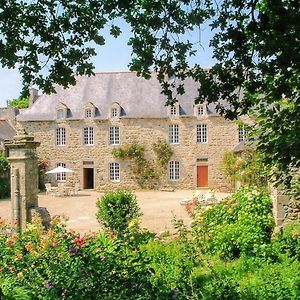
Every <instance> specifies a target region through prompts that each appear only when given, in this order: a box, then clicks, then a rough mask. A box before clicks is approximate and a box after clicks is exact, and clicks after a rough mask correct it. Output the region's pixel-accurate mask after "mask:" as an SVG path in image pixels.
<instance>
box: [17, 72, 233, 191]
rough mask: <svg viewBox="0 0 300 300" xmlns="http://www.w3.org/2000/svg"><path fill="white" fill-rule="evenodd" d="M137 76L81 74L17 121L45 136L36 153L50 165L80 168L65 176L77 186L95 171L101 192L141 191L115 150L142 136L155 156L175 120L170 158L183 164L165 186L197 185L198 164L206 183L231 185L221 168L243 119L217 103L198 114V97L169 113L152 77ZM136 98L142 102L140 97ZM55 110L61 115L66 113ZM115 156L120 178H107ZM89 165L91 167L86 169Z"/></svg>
mask: <svg viewBox="0 0 300 300" xmlns="http://www.w3.org/2000/svg"><path fill="white" fill-rule="evenodd" d="M136 78H137V77H136V76H135V74H132V73H128V72H127V73H121V74H120V73H117V74H115V75H114V74H111V73H109V74H99V75H96V77H95V78H91V79H84V80H83V79H80V80H79V82H78V84H77V86H75V87H73V88H71V89H69V90H66V91H65V90H61V91H58V92H57V94H55V95H53V96H42V97H40V98H39V99H37V100H36V101H35V102H34V104H33V105H32V107H31V108H30V109H29V110H28V112H25V113H23V114H22V113H21V115H20V117H19V119H18V121H19V122H20V124H21V125H22V126H23V127H24V128H25V130H26V131H27V132H28V133H29V134H31V135H33V136H34V138H35V140H36V141H37V142H40V144H41V145H40V147H39V148H38V156H39V157H40V158H41V159H44V160H47V161H48V162H49V169H52V168H55V167H56V166H57V164H59V163H64V164H65V166H66V167H67V168H70V169H72V170H74V171H75V173H72V174H71V175H69V174H67V181H69V182H70V183H74V182H80V186H81V187H82V188H86V187H87V184H86V182H85V181H86V177H87V176H88V177H92V181H93V182H92V188H94V189H97V190H106V189H113V188H117V187H123V188H133V189H138V188H139V186H138V184H137V182H136V181H135V180H134V178H133V174H132V172H131V169H130V165H129V162H128V161H120V160H118V159H116V158H114V156H113V155H112V150H113V149H114V147H123V146H125V145H128V144H130V143H132V142H134V141H137V142H139V143H140V144H142V145H143V146H144V147H145V149H146V156H147V158H148V159H150V160H151V159H153V157H154V153H153V151H152V145H153V143H154V142H156V141H157V140H158V139H164V140H166V141H168V140H169V126H170V125H172V124H177V125H178V129H179V143H177V144H170V145H171V147H172V150H173V152H174V154H173V157H172V158H171V161H176V162H179V179H178V180H170V176H169V170H166V175H165V176H163V178H161V187H162V188H163V187H166V186H167V187H168V186H171V187H173V188H175V189H195V188H197V187H198V186H199V181H198V179H197V178H198V177H199V174H197V172H199V168H197V166H198V165H203V166H207V169H208V175H207V176H208V178H207V184H206V183H205V187H208V188H213V189H218V190H226V189H227V188H228V186H227V184H226V181H225V178H224V176H223V175H222V172H221V162H222V159H223V155H224V152H225V151H231V150H233V149H234V147H236V145H237V144H238V141H239V140H238V125H237V124H236V123H235V122H232V121H228V120H225V119H224V118H223V117H221V116H219V115H218V114H217V113H216V111H215V110H214V107H212V106H205V105H204V113H203V114H202V111H200V112H201V113H199V115H198V114H197V106H196V105H194V95H188V96H189V98H187V97H186V98H183V99H182V100H179V104H178V105H177V110H178V111H177V112H178V113H176V114H174V115H170V110H169V108H167V107H165V106H164V103H165V100H164V99H163V98H162V96H161V94H160V87H159V85H158V84H157V83H156V82H155V81H153V82H152V80H150V81H145V80H144V79H136ZM100 79H101V80H100ZM97 80H98V81H97ZM115 86H117V88H116V87H115ZM135 87H137V88H135ZM187 87H188V88H189V86H187ZM191 90H192V86H191V87H190V88H189V91H191ZM135 93H136V94H135ZM190 94H191V92H190ZM151 95H153V98H152V97H151ZM137 97H138V98H140V99H143V100H144V101H143V102H142V103H139V102H137V100H136V98H137ZM80 99H81V100H80ZM116 100H119V101H118V102H116ZM147 101H148V102H149V103H148V102H147ZM45 105H46V106H47V108H45ZM141 106H142V107H141ZM87 108H88V109H92V110H93V109H94V108H95V110H93V111H92V114H91V116H89V117H86V116H85V110H86V109H87ZM114 108H117V109H116V110H115V112H116V113H118V114H119V115H118V116H117V117H113V118H112V117H111V116H110V113H111V111H112V109H114ZM58 110H60V111H59V114H62V116H63V115H64V117H62V118H61V119H60V118H58ZM199 124H206V125H207V142H204V143H197V125H199ZM87 127H91V128H93V139H94V141H93V145H85V144H84V128H87ZM110 127H119V130H120V144H119V145H115V146H112V145H110V144H109V134H110V130H109V128H110ZM57 128H65V136H66V145H63V146H58V145H56V134H57ZM113 162H117V163H119V164H120V180H118V181H111V180H110V176H109V174H110V170H109V164H110V163H113ZM86 169H89V170H92V172H90V173H89V172H86ZM87 173H88V174H89V175H87ZM201 176H202V175H201ZM90 179H91V178H90ZM48 180H49V181H52V182H53V183H54V182H55V176H54V175H49V177H48ZM89 187H91V186H89Z"/></svg>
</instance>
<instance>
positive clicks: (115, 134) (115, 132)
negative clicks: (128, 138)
mask: <svg viewBox="0 0 300 300" xmlns="http://www.w3.org/2000/svg"><path fill="white" fill-rule="evenodd" d="M109 144H110V145H119V144H120V127H116V126H114V127H110V128H109Z"/></svg>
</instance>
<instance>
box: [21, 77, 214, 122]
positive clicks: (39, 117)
mask: <svg viewBox="0 0 300 300" xmlns="http://www.w3.org/2000/svg"><path fill="white" fill-rule="evenodd" d="M198 87H199V85H198V84H197V83H195V82H194V81H192V80H186V82H185V89H186V94H185V95H183V96H180V97H179V104H180V109H181V112H183V113H184V115H187V116H189V115H190V116H192V115H193V103H194V99H195V98H196V96H197V93H198V92H197V89H198ZM60 102H62V103H64V104H65V105H66V106H67V107H68V109H69V113H70V114H69V115H68V116H69V118H68V119H81V118H82V117H83V110H84V108H85V106H86V104H87V103H88V102H92V103H93V104H94V105H95V107H96V108H97V110H98V113H97V115H96V118H97V119H107V118H108V116H109V112H110V108H111V105H112V103H113V102H118V103H119V104H120V106H121V107H122V114H123V115H124V117H129V118H164V117H167V116H168V112H167V108H166V107H165V102H166V98H165V96H164V95H162V94H161V87H160V85H159V82H158V81H157V79H156V77H155V76H153V77H152V78H151V79H150V80H146V79H144V78H142V77H137V75H136V73H135V72H115V73H96V74H95V76H92V77H86V76H82V77H77V84H76V85H75V86H72V87H69V88H67V89H64V88H62V87H56V94H51V95H41V96H39V97H38V99H37V100H36V102H35V103H34V104H33V105H32V106H31V107H30V108H29V109H27V110H25V111H22V112H21V113H20V114H19V115H18V117H17V120H18V121H46V120H55V119H56V109H57V106H58V104H59V103H60ZM208 113H209V114H210V115H216V111H215V105H213V104H210V105H209V106H208Z"/></svg>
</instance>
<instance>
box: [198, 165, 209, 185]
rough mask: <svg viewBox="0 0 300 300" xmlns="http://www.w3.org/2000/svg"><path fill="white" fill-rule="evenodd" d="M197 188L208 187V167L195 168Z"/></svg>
mask: <svg viewBox="0 0 300 300" xmlns="http://www.w3.org/2000/svg"><path fill="white" fill-rule="evenodd" d="M197 187H208V166H197Z"/></svg>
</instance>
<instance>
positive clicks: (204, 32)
mask: <svg viewBox="0 0 300 300" xmlns="http://www.w3.org/2000/svg"><path fill="white" fill-rule="evenodd" d="M122 31H123V34H122V35H121V37H118V38H117V39H115V38H113V37H111V36H110V35H109V34H108V33H107V34H105V33H104V37H105V38H106V45H104V46H101V47H97V48H96V50H97V56H95V57H94V58H93V59H92V62H93V63H94V65H95V70H94V71H95V72H114V71H128V64H129V62H130V59H131V48H130V47H129V46H128V45H127V41H128V39H129V37H130V30H129V28H127V27H126V26H124V24H123V26H122ZM191 35H192V36H191V38H195V39H198V38H199V35H200V40H201V45H198V46H197V50H198V55H197V56H196V57H193V58H191V59H190V63H191V65H193V64H195V63H199V64H200V65H201V66H203V67H211V66H212V65H213V62H214V61H213V59H212V50H211V48H210V47H209V40H210V38H211V36H212V33H211V31H210V29H209V27H208V25H205V24H204V25H203V27H202V28H201V30H200V31H197V32H196V33H193V34H191ZM193 35H195V36H193ZM21 89H22V80H21V76H20V74H19V72H18V70H17V69H7V68H2V67H0V91H1V92H0V107H5V106H6V103H7V100H9V99H14V98H18V97H19V95H20V91H21Z"/></svg>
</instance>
